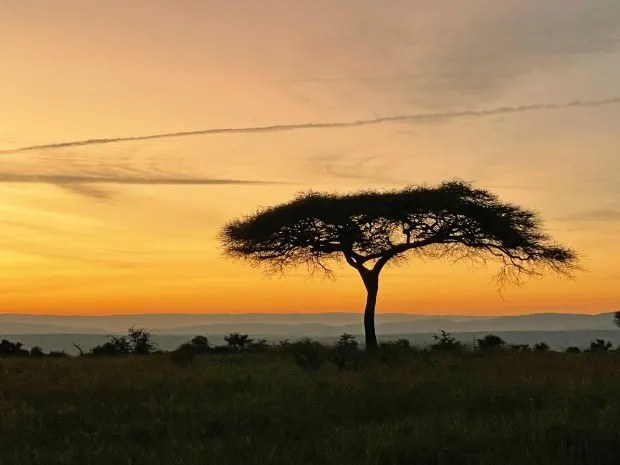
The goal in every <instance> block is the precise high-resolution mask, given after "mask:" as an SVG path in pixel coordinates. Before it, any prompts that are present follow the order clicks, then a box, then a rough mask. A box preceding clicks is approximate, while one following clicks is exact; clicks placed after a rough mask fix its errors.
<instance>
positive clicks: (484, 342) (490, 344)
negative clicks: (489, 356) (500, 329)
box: [477, 334, 506, 351]
mask: <svg viewBox="0 0 620 465" xmlns="http://www.w3.org/2000/svg"><path fill="white" fill-rule="evenodd" d="M477 343H478V349H480V350H481V351H491V350H499V349H502V348H503V347H504V346H505V345H506V341H504V340H503V339H502V338H501V337H499V336H496V335H495V334H487V335H486V336H484V337H483V338H482V339H478V341H477Z"/></svg>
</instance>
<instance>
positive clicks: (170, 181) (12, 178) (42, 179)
mask: <svg viewBox="0 0 620 465" xmlns="http://www.w3.org/2000/svg"><path fill="white" fill-rule="evenodd" d="M0 183H49V184H55V185H58V186H63V187H64V186H71V187H72V188H74V189H75V190H79V189H82V188H83V187H82V185H83V184H138V185H169V186H173V185H177V186H182V185H190V186H191V185H197V186H204V185H222V184H224V185H225V184H233V185H234V184H250V185H251V184H279V183H276V182H272V181H251V180H243V179H216V178H189V177H187V178H183V177H179V178H167V177H160V178H156V177H131V176H81V175H61V174H49V175H31V174H10V173H9V174H7V173H5V174H0Z"/></svg>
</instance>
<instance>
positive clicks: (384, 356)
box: [379, 339, 413, 365]
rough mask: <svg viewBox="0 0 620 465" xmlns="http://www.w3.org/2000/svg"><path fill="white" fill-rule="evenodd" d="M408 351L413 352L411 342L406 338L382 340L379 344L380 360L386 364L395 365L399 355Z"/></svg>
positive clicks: (399, 357)
mask: <svg viewBox="0 0 620 465" xmlns="http://www.w3.org/2000/svg"><path fill="white" fill-rule="evenodd" d="M408 352H413V350H412V347H411V343H410V342H409V340H408V339H397V340H395V341H383V342H381V343H380V344H379V355H380V357H381V361H382V362H384V363H386V364H387V365H396V364H397V363H398V362H399V361H400V359H401V357H402V356H403V355H404V354H406V353H408Z"/></svg>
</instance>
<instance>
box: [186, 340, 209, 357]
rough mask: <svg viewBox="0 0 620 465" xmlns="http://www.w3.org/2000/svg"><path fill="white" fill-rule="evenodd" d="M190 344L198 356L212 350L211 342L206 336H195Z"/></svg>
mask: <svg viewBox="0 0 620 465" xmlns="http://www.w3.org/2000/svg"><path fill="white" fill-rule="evenodd" d="M189 344H190V345H191V347H192V348H193V349H194V350H195V351H196V353H197V354H205V353H207V352H209V351H210V350H211V346H210V345H209V340H208V339H207V338H206V337H205V336H195V337H194V338H192V340H191V341H189Z"/></svg>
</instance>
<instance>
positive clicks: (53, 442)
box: [0, 332, 620, 465]
mask: <svg viewBox="0 0 620 465" xmlns="http://www.w3.org/2000/svg"><path fill="white" fill-rule="evenodd" d="M436 336H437V338H436V339H435V341H434V344H433V345H429V346H428V347H416V346H414V345H412V344H410V343H409V341H407V340H399V341H384V342H382V343H381V344H380V345H379V348H378V350H377V351H375V352H365V351H362V350H359V346H358V344H357V341H356V340H355V338H354V337H353V336H351V335H348V334H344V335H342V336H341V337H340V338H339V340H338V341H336V342H335V343H334V344H333V345H331V346H327V345H323V344H320V343H318V342H317V341H313V340H312V339H307V338H306V339H301V340H298V341H281V342H280V343H274V344H272V345H268V346H267V347H268V349H267V350H266V351H265V352H254V351H252V350H250V349H249V347H250V346H249V345H248V344H244V345H245V346H246V350H239V349H238V347H239V345H238V344H235V349H234V350H233V349H231V348H229V347H228V346H225V347H226V348H227V349H228V352H226V353H216V352H215V351H214V350H213V349H214V348H211V349H205V348H206V347H209V344H208V341H205V339H204V338H199V339H197V338H193V339H192V340H191V341H188V342H187V343H185V344H183V345H182V346H181V347H179V348H178V349H176V350H175V351H173V352H171V353H170V354H169V355H165V354H161V353H158V352H154V353H152V354H150V355H148V356H144V355H142V356H140V355H139V354H136V355H131V354H129V355H127V356H118V355H117V354H116V353H114V354H113V355H110V356H105V355H103V356H99V357H92V356H82V357H68V358H64V359H62V358H61V359H53V361H50V360H51V359H46V357H41V356H32V355H31V354H32V349H31V350H30V351H26V350H25V349H23V347H21V345H19V344H15V343H11V344H13V345H12V346H11V347H13V349H12V353H15V352H16V350H15V347H18V348H19V349H18V350H17V352H19V351H20V350H21V351H24V352H25V353H26V354H27V355H24V356H22V357H14V356H9V357H6V358H3V359H2V360H1V361H0V386H2V389H1V390H0V395H1V398H0V399H1V402H0V409H1V410H0V412H2V416H0V427H1V428H2V430H1V431H2V434H0V463H2V464H3V465H4V464H6V465H17V464H19V465H35V464H40V463H46V464H50V465H60V464H67V463H89V464H92V465H104V464H105V465H108V464H109V463H111V462H113V463H137V464H142V463H149V464H153V463H162V464H163V463H183V464H189V465H192V464H199V463H200V464H201V463H204V461H205V457H208V459H209V462H211V461H212V462H213V463H217V464H220V465H232V464H235V465H236V464H238V463H244V464H265V463H270V464H275V465H284V464H290V463H324V464H327V465H330V464H338V465H342V464H349V463H351V464H352V463H356V464H357V463H379V464H392V463H396V464H400V463H403V464H405V463H407V464H408V463H423V464H442V463H446V464H453V463H455V464H477V465H478V464H480V465H496V464H498V463H501V464H507V465H520V464H524V463H534V464H541V465H547V464H552V465H555V464H562V465H566V464H567V465H583V464H585V465H613V464H615V463H616V462H617V457H618V453H619V452H620V446H619V444H618V441H617V434H618V433H617V432H618V430H619V428H620V417H619V416H618V415H617V411H616V408H615V407H616V406H617V405H618V404H619V403H620V353H618V352H610V351H606V352H605V353H604V354H601V353H600V352H599V351H592V352H590V351H588V352H587V353H583V354H577V355H574V354H564V353H559V352H552V351H549V353H548V354H545V355H544V356H543V355H541V354H539V353H537V352H536V351H525V350H518V351H515V350H512V347H510V349H511V350H509V348H506V349H505V350H501V349H498V350H479V349H478V347H474V346H473V345H466V344H462V343H460V342H459V341H455V340H454V338H453V337H452V336H451V335H450V334H449V333H445V332H441V333H439V334H437V335H436ZM490 336H492V335H490ZM241 339H242V340H244V341H246V342H247V341H248V340H249V339H250V338H249V337H248V338H241ZM230 340H231V341H236V340H239V339H238V338H231V339H230ZM481 340H483V341H490V340H491V338H489V337H486V338H482V339H481ZM108 342H110V343H114V342H115V341H113V340H111V341H108ZM594 342H595V345H596V346H597V347H598V346H602V347H608V343H607V342H606V341H603V342H602V343H600V342H597V341H594ZM4 346H7V347H8V344H5V345H4ZM491 346H492V347H496V348H498V347H502V345H501V344H491ZM120 347H123V348H124V347H126V345H124V344H120ZM455 347H458V349H455ZM174 354H177V355H178V354H184V356H187V357H189V359H178V358H175V357H176V356H177V355H174ZM188 354H189V355H188ZM599 354H601V355H599ZM187 360H189V362H188V361H187ZM33 438H36V439H33ZM360 444H364V447H359V445H360Z"/></svg>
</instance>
